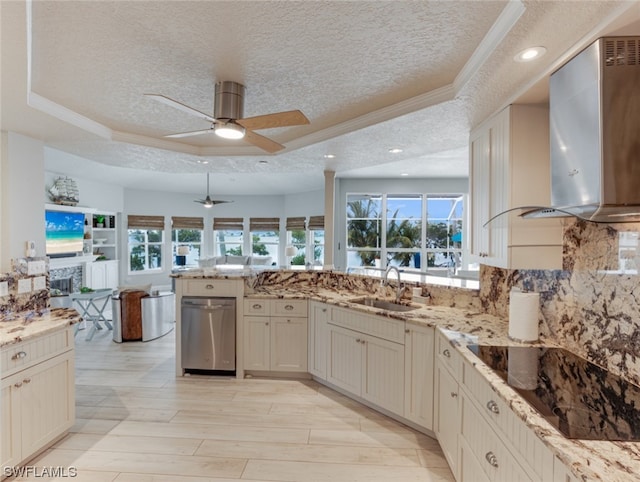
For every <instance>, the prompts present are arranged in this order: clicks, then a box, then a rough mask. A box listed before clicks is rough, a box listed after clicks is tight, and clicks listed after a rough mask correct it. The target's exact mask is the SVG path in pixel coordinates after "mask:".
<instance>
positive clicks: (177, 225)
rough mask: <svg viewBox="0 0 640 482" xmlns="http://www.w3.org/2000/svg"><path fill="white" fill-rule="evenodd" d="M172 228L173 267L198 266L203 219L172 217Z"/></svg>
mask: <svg viewBox="0 0 640 482" xmlns="http://www.w3.org/2000/svg"><path fill="white" fill-rule="evenodd" d="M171 226H172V228H173V229H172V230H171V247H172V249H171V251H172V253H173V256H172V258H173V266H174V267H176V266H196V265H197V264H198V259H200V257H201V249H202V232H203V230H204V220H203V218H198V217H172V218H171Z"/></svg>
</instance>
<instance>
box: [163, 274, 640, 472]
mask: <svg viewBox="0 0 640 482" xmlns="http://www.w3.org/2000/svg"><path fill="white" fill-rule="evenodd" d="M176 278H177V281H178V284H179V283H180V280H181V279H182V280H183V281H184V280H187V279H202V280H208V281H209V282H211V281H215V280H234V282H238V283H239V284H238V285H237V286H238V287H240V286H241V287H242V291H241V292H242V297H243V298H244V299H247V298H248V299H251V300H255V299H263V300H274V299H280V300H287V299H291V300H307V301H308V302H309V303H310V308H309V326H310V327H311V325H312V322H314V315H313V312H312V310H313V309H314V306H315V307H316V308H320V310H319V311H322V310H327V311H328V312H330V311H331V310H332V309H333V308H335V309H337V310H347V311H348V313H353V316H354V317H356V318H357V317H358V316H359V315H358V314H362V315H371V316H373V317H375V319H381V318H386V319H389V320H392V321H394V322H397V323H400V326H403V327H404V329H405V333H409V332H410V331H411V328H412V327H419V328H420V327H426V328H431V329H433V330H435V334H436V342H435V346H433V354H432V356H433V358H432V359H431V360H432V363H433V369H434V371H435V373H436V376H435V377H434V378H432V380H433V383H434V385H433V387H432V390H430V391H429V393H431V394H432V395H433V400H434V402H435V403H434V412H433V425H432V426H431V427H427V428H426V429H425V428H424V427H423V428H422V430H421V431H423V432H424V433H427V434H430V435H432V436H434V435H435V436H436V437H437V438H438V439H439V440H440V443H441V445H443V449H444V448H445V447H444V444H445V443H446V442H445V441H444V439H442V440H441V437H440V436H439V428H438V423H439V417H440V414H441V413H444V412H445V411H446V410H448V409H451V407H453V406H456V407H457V404H447V405H451V407H446V408H445V407H443V406H442V403H438V397H439V395H440V393H439V391H440V392H442V393H443V394H444V395H447V396H449V392H444V391H443V388H444V387H445V386H446V385H441V384H439V382H440V380H441V378H440V375H441V376H446V374H447V373H449V374H451V373H453V375H451V377H452V379H453V385H452V386H453V387H455V391H451V396H453V394H454V393H455V397H456V398H458V397H459V396H460V400H464V401H465V403H467V405H468V406H470V407H474V408H473V409H474V410H475V409H476V408H477V407H479V405H478V403H479V400H481V399H482V397H483V396H484V395H485V394H487V396H489V397H490V398H491V399H490V400H489V402H494V403H493V404H491V403H489V402H487V406H488V407H491V408H493V409H494V410H495V408H494V404H495V405H496V406H500V407H501V408H502V415H506V417H507V420H508V424H507V425H508V428H505V427H504V426H503V425H501V423H502V422H499V421H492V419H491V418H489V417H493V415H491V414H490V415H485V414H483V415H481V416H480V418H482V417H486V420H485V419H484V418H483V421H485V422H486V423H487V424H488V425H487V427H488V430H490V431H491V432H486V433H494V434H495V435H494V437H497V439H498V440H499V439H500V437H504V436H505V432H504V430H507V432H509V435H508V436H507V437H506V439H507V440H509V437H510V436H513V437H516V438H518V437H519V439H517V440H516V439H514V440H512V441H511V444H510V445H509V448H508V449H505V447H504V445H502V450H503V451H502V452H498V453H500V455H501V457H502V460H500V461H499V462H498V461H497V459H496V458H495V454H494V453H493V452H492V451H487V452H486V453H484V452H481V450H482V447H469V440H470V439H472V438H473V437H472V435H473V434H471V435H469V434H468V433H458V432H456V431H455V430H458V431H460V430H462V428H461V427H458V428H455V427H447V430H448V431H449V432H451V431H452V430H453V434H454V436H453V438H452V439H451V440H453V444H454V446H453V448H452V450H451V452H450V453H451V454H452V459H451V460H449V463H450V465H451V468H452V471H453V473H454V474H455V476H456V478H457V480H485V479H486V480H511V479H508V478H507V479H504V478H503V477H504V476H503V474H502V473H501V472H500V470H499V469H498V467H501V468H504V467H507V468H508V469H511V470H512V471H511V472H510V473H509V475H514V474H515V476H518V475H522V476H523V477H524V478H525V480H540V481H544V482H546V481H547V480H555V481H573V480H607V481H620V482H622V481H628V480H633V478H634V477H636V475H635V474H638V473H640V443H637V442H609V441H594V440H571V439H568V438H566V437H565V436H564V435H562V434H561V433H560V432H559V431H558V430H557V429H556V428H554V427H553V426H552V425H551V424H550V423H549V422H548V421H547V420H546V419H545V418H544V417H543V416H542V415H540V414H539V413H538V412H537V411H536V410H534V409H533V408H532V407H531V406H530V405H529V404H528V403H527V402H526V401H525V400H524V399H523V397H522V396H521V395H520V394H518V393H517V392H516V391H515V390H514V389H513V388H512V387H511V386H509V384H508V383H507V382H505V381H504V380H503V379H501V378H500V377H499V376H498V375H497V374H496V373H494V372H493V371H492V370H491V369H490V368H489V367H488V366H487V365H486V364H484V363H483V362H482V361H480V359H478V358H477V357H476V355H474V353H473V352H472V351H471V350H469V349H468V348H467V345H469V344H480V345H501V346H522V345H523V344H521V343H517V342H514V341H512V340H510V339H509V337H508V334H507V330H508V324H507V321H506V320H505V319H502V318H500V317H496V316H492V315H488V314H486V313H483V312H482V310H481V309H480V307H479V305H478V304H477V302H476V295H475V293H474V292H469V290H455V291H451V290H449V291H448V292H447V293H442V292H439V293H438V292H436V291H434V292H433V293H434V295H433V296H429V297H427V298H421V299H420V300H421V301H426V302H427V304H424V303H415V300H403V303H405V304H413V305H414V307H415V309H412V310H410V311H403V312H400V311H389V310H384V309H381V308H376V307H372V306H366V305H364V304H360V303H355V302H354V300H356V299H357V298H360V297H363V296H370V297H377V298H380V299H386V300H390V299H392V298H393V293H394V292H395V290H394V289H393V287H387V289H388V291H382V292H381V291H380V288H379V284H380V283H379V279H371V278H366V277H362V276H358V275H344V274H341V273H332V272H327V273H318V272H315V273H313V272H312V273H308V272H295V271H291V272H289V271H278V272H275V271H274V272H260V273H255V272H248V271H244V272H216V271H209V272H208V273H205V272H201V271H200V272H195V271H194V272H190V273H183V274H181V275H179V276H176ZM240 282H241V283H240ZM239 289H240V288H238V290H239ZM237 293H240V291H238V292H237ZM423 293H425V294H430V287H427V288H424V289H423ZM435 301H445V302H446V303H447V306H444V305H436V304H430V303H433V302H435ZM241 304H242V303H239V305H241ZM241 315H242V311H241V312H240V313H239V314H238V321H239V324H240V326H242V317H241ZM370 319H373V318H370ZM332 324H335V322H334V323H332V322H331V321H329V325H332ZM334 331H335V332H336V333H339V332H341V333H346V332H347V331H349V330H345V329H344V328H341V327H340V326H338V327H337V328H334ZM352 331H354V332H357V333H362V334H363V335H365V337H362V336H361V337H360V338H363V339H366V337H367V336H369V337H371V335H370V334H368V333H364V332H365V331H366V329H364V328H356V329H354V330H352ZM178 332H179V329H178ZM239 333H240V334H242V333H243V332H242V331H239ZM317 333H318V332H317V331H316V330H312V329H311V328H310V329H309V348H310V349H311V348H312V347H313V346H315V345H314V342H313V337H314V336H315V335H317ZM374 338H377V337H374ZM368 339H371V338H368ZM242 340H243V338H242V337H241V336H240V335H239V338H238V343H239V345H242ZM443 340H444V341H443ZM398 341H399V340H398ZM360 342H361V343H362V340H360ZM405 345H406V346H408V345H407V344H406V343H405ZM526 346H541V347H542V346H555V344H554V343H553V341H552V340H549V339H545V338H544V337H541V340H540V341H539V342H537V343H534V344H526ZM325 348H326V347H325ZM445 352H446V353H445ZM452 355H453V359H454V360H456V362H455V364H454V366H453V368H452V367H449V368H452V369H449V368H447V369H446V370H447V371H446V372H445V371H444V369H443V368H442V366H443V365H444V364H446V363H449V362H448V360H449V359H450V357H451V356H452ZM239 356H240V355H239ZM327 358H329V359H326V360H325V361H324V363H326V364H328V365H330V364H331V360H330V356H329V357H327ZM441 360H444V362H442V363H441ZM312 364H313V360H312V353H311V351H310V353H309V372H313V366H312ZM328 365H327V366H328ZM314 379H316V380H318V381H319V382H320V383H324V384H326V385H328V386H330V387H331V388H334V389H336V390H338V391H340V392H342V393H345V394H348V395H350V396H352V397H353V398H355V399H357V400H358V401H362V402H363V403H366V404H369V405H371V406H373V407H375V408H377V409H379V410H380V411H381V412H383V413H385V414H387V415H389V416H392V417H393V418H396V419H398V420H401V421H403V422H405V423H407V424H409V425H411V426H414V427H415V428H417V429H421V427H420V426H416V425H415V424H414V423H412V422H411V419H408V418H406V417H408V412H407V411H406V410H405V411H404V412H403V413H402V415H400V416H398V415H397V414H394V413H393V412H392V410H390V409H386V408H384V406H382V405H380V403H384V401H382V402H380V403H376V402H371V403H370V400H368V399H367V397H366V394H364V395H363V394H356V395H354V394H353V391H352V390H351V389H349V388H346V389H345V388H344V387H343V386H341V385H339V384H336V383H335V382H332V381H331V378H330V377H329V376H326V377H325V378H323V377H322V376H318V375H314ZM469 380H475V381H473V382H470V381H469ZM446 387H447V388H449V386H446ZM474 387H475V388H474ZM478 387H479V388H478ZM482 387H485V388H482ZM405 388H406V387H405ZM458 388H460V390H458ZM481 408H482V407H481ZM462 409H463V408H462V407H460V408H459V409H458V411H455V410H454V411H453V414H454V416H455V417H457V420H458V421H460V419H461V418H462V416H463V412H462ZM478 410H479V409H478ZM504 412H507V413H506V414H505V413H504ZM464 413H465V414H466V413H467V412H464ZM469 413H471V414H475V413H476V412H473V411H472V412H469ZM492 413H493V412H492ZM502 415H501V416H502ZM467 416H468V415H467ZM478 420H479V419H478ZM478 423H480V422H478ZM483 423H484V422H483ZM479 426H480V425H479ZM514 427H516V428H517V430H516V428H514ZM454 428H455V430H454ZM465 430H466V429H465ZM456 434H457V435H456ZM514 434H515V435H514ZM505 450H506V451H505ZM474 451H475V452H476V454H475V455H474ZM445 453H446V451H445ZM469 453H471V455H469ZM505 456H507V457H509V458H510V460H508V461H505V460H504V457H505ZM485 459H486V460H485ZM486 464H488V465H489V466H490V467H489V468H487V467H486ZM522 467H525V469H523V468H522ZM476 469H477V471H481V472H477V471H475V470H476ZM474 471H475V472H474ZM514 471H515V472H514ZM479 474H482V475H483V476H486V477H484V478H483V477H480V475H479ZM476 477H479V478H476Z"/></svg>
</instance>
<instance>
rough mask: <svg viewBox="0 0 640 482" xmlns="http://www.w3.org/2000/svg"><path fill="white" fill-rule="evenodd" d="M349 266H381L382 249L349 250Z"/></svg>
mask: <svg viewBox="0 0 640 482" xmlns="http://www.w3.org/2000/svg"><path fill="white" fill-rule="evenodd" d="M347 266H348V267H352V266H375V267H379V266H380V250H371V251H365V250H349V251H347Z"/></svg>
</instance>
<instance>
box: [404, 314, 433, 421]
mask: <svg viewBox="0 0 640 482" xmlns="http://www.w3.org/2000/svg"><path fill="white" fill-rule="evenodd" d="M407 326H408V328H407V330H406V336H405V343H404V349H405V353H404V355H405V365H404V379H405V390H404V416H405V417H406V418H407V419H409V420H411V421H412V422H415V423H417V424H418V425H420V426H422V427H424V428H427V429H429V430H433V392H434V390H433V378H434V377H433V371H434V360H435V356H434V329H433V328H431V327H421V326H411V325H407Z"/></svg>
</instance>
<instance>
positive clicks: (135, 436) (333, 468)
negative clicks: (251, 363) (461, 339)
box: [16, 330, 454, 482]
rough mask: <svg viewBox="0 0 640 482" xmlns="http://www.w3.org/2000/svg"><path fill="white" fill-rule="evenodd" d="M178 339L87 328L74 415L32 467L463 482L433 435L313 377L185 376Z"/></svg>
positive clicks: (163, 477) (158, 475) (81, 474)
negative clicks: (178, 363) (90, 332)
mask: <svg viewBox="0 0 640 482" xmlns="http://www.w3.org/2000/svg"><path fill="white" fill-rule="evenodd" d="M174 342H175V338H174V333H173V332H172V333H170V334H169V335H167V336H165V337H164V338H161V339H158V340H154V341H151V342H147V343H142V342H129V343H123V344H116V343H114V342H112V341H111V332H106V330H103V331H99V332H97V333H96V335H95V336H94V338H93V340H92V341H91V342H87V341H85V340H84V336H83V332H82V331H81V332H80V333H79V334H78V336H77V337H76V407H77V408H76V419H77V420H76V424H75V426H74V427H73V428H72V430H71V433H69V434H68V435H67V436H66V437H65V438H64V439H62V440H61V441H60V442H59V443H57V444H56V445H54V446H53V447H52V448H51V449H49V450H47V451H46V452H44V453H43V454H42V455H40V456H39V457H37V458H36V459H35V460H34V461H32V462H31V463H29V464H28V465H35V466H38V467H41V468H42V467H60V466H63V467H74V468H75V469H77V476H76V477H73V478H59V479H54V480H74V481H81V482H84V481H91V482H102V481H116V482H169V481H171V482H176V481H178V482H182V481H184V482H205V481H218V482H223V481H230V480H237V479H241V480H253V481H292V482H303V481H327V480H331V481H349V482H354V481H366V482H375V481H384V482H389V481H399V482H407V481H424V482H435V481H438V482H440V481H443V482H444V481H453V480H454V479H453V476H452V474H451V471H450V470H449V468H448V466H447V463H446V461H445V459H444V457H443V455H442V451H441V450H440V447H439V445H438V443H437V442H436V441H435V440H433V439H431V438H429V437H427V436H425V435H423V434H420V433H418V432H416V431H414V430H412V429H410V428H408V427H406V426H404V425H402V424H400V423H398V422H396V421H394V420H392V419H389V418H387V417H385V416H383V415H381V414H378V413H377V412H375V411H373V410H371V409H369V408H367V407H365V406H363V405H361V404H359V403H357V402H355V401H353V400H350V399H349V398H347V397H345V396H342V395H340V394H338V393H336V392H334V391H333V390H330V389H328V388H326V387H323V386H322V385H320V384H318V383H315V382H313V381H309V380H275V379H256V378H253V379H245V380H237V379H235V378H232V379H228V378H214V377H195V376H193V377H184V378H176V377H175V374H174V359H175V357H174ZM16 480H39V481H41V480H47V479H46V478H42V477H37V478H32V479H29V478H26V477H25V478H20V479H16Z"/></svg>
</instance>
